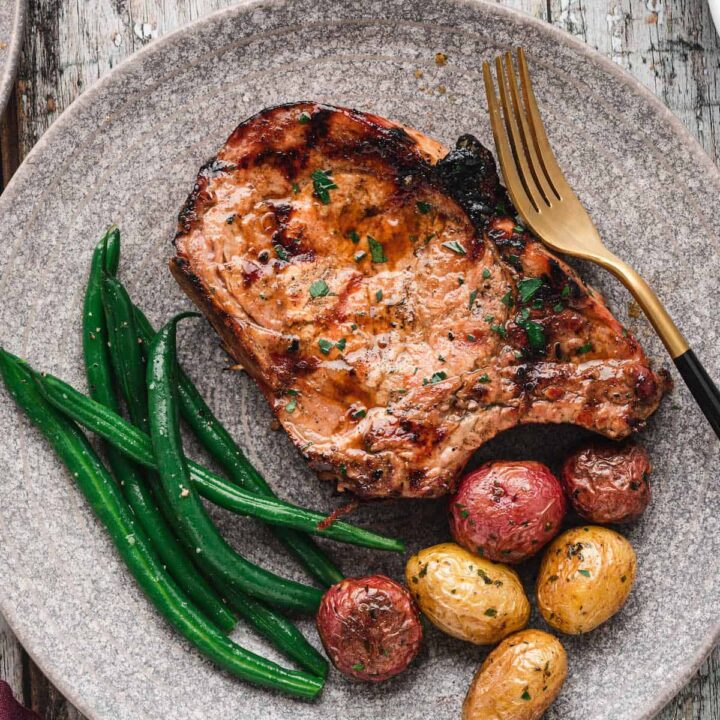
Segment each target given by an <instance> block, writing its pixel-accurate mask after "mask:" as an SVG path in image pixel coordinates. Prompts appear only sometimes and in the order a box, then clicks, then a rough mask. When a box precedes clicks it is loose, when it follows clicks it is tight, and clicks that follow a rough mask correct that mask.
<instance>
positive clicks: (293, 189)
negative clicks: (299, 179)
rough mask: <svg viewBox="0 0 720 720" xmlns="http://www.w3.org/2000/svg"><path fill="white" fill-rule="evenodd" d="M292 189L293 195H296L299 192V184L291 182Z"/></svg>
mask: <svg viewBox="0 0 720 720" xmlns="http://www.w3.org/2000/svg"><path fill="white" fill-rule="evenodd" d="M292 191H293V193H294V194H295V195H297V194H298V193H299V192H300V186H299V185H298V184H297V183H293V184H292Z"/></svg>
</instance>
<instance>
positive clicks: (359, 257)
mask: <svg viewBox="0 0 720 720" xmlns="http://www.w3.org/2000/svg"><path fill="white" fill-rule="evenodd" d="M366 256H367V253H366V252H365V251H364V250H361V251H360V252H356V253H355V262H356V263H357V262H360V261H361V260H362V259H363V258H364V257H366Z"/></svg>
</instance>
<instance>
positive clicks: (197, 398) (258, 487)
mask: <svg viewBox="0 0 720 720" xmlns="http://www.w3.org/2000/svg"><path fill="white" fill-rule="evenodd" d="M135 325H136V328H137V330H138V333H139V335H140V338H141V340H142V341H143V344H144V345H145V346H146V347H150V343H151V342H152V339H153V338H154V337H155V330H154V329H153V327H152V325H151V324H150V322H149V321H148V319H147V318H146V317H145V315H144V314H143V312H142V310H140V308H138V307H137V306H135ZM178 396H179V399H180V410H181V412H182V416H183V418H184V419H185V421H186V422H187V423H188V425H190V426H191V427H192V429H193V430H194V432H195V434H196V435H197V437H198V439H199V440H200V442H201V443H202V445H203V446H204V447H205V449H206V450H207V451H208V452H209V453H210V454H211V455H212V456H213V457H214V458H215V459H216V460H218V462H220V464H221V465H222V466H223V467H224V468H225V471H226V472H227V473H228V475H230V477H231V478H232V479H233V480H234V481H235V483H236V484H237V485H239V486H240V487H244V488H247V489H248V490H250V491H251V492H254V493H256V494H258V495H265V496H266V497H276V495H275V493H274V492H273V491H272V489H271V487H270V486H269V485H268V483H267V482H266V481H265V478H263V476H262V475H260V473H259V472H258V471H257V470H256V469H255V468H254V467H253V466H252V464H251V463H250V462H249V461H248V459H247V458H246V457H245V455H244V454H243V452H242V450H241V449H240V448H239V447H238V445H237V443H236V442H235V441H234V440H233V439H232V436H231V435H230V433H229V432H228V431H227V430H226V429H225V427H224V426H223V425H222V423H221V422H220V421H219V420H218V419H217V418H216V417H215V415H214V413H213V412H212V410H211V409H210V408H209V407H208V405H207V403H206V402H205V400H204V399H203V397H202V395H200V393H199V392H198V390H197V388H196V387H195V385H194V383H193V382H192V380H190V378H189V377H188V376H187V375H186V374H185V372H184V371H183V369H182V367H180V368H179V370H178ZM220 504H222V503H220ZM274 532H275V534H276V536H277V537H278V538H279V539H280V541H281V542H282V543H283V544H284V545H285V547H287V548H288V550H289V551H290V552H291V553H292V554H293V555H295V557H296V558H298V559H299V560H300V562H301V563H302V564H303V565H304V566H305V568H306V569H307V570H308V571H309V572H310V574H311V575H313V576H314V577H315V578H316V579H317V580H318V581H319V582H321V583H322V584H323V585H325V586H326V587H328V586H330V585H334V584H335V583H337V582H340V580H342V579H343V574H342V572H340V570H339V569H338V568H337V566H336V565H335V564H334V563H333V562H332V560H330V558H329V557H328V556H327V555H326V554H325V553H324V552H323V551H322V550H321V549H320V548H319V547H318V546H317V545H316V544H315V543H314V542H313V541H312V540H311V539H310V538H309V537H307V536H305V535H302V534H300V533H298V532H294V531H292V530H289V529H284V528H277V529H275V531H274Z"/></svg>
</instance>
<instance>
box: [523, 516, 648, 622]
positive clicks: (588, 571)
mask: <svg viewBox="0 0 720 720" xmlns="http://www.w3.org/2000/svg"><path fill="white" fill-rule="evenodd" d="M636 565H637V563H636V559H635V551H634V550H633V549H632V545H630V543H629V542H628V541H627V540H626V539H625V538H624V537H623V536H622V535H620V534H618V533H616V532H615V531H614V530H610V529H609V528H605V527H599V526H597V525H583V526H582V527H577V528H572V530H568V531H567V532H564V533H563V534H562V535H560V536H558V537H557V538H555V540H554V541H553V542H552V544H551V545H550V547H548V549H547V551H546V552H545V556H544V557H543V560H542V564H541V565H540V574H539V575H538V580H537V602H538V607H539V608H540V612H541V613H542V615H543V617H544V618H545V620H546V621H547V623H548V625H550V626H552V627H553V628H555V629H556V630H559V631H560V632H564V633H567V634H569V635H577V634H579V633H586V632H590V630H594V629H595V628H596V627H597V626H598V625H601V624H602V623H604V622H605V621H606V620H607V619H608V618H610V617H612V616H613V615H614V614H615V613H616V612H617V611H618V610H620V608H621V607H622V606H623V605H624V604H625V601H626V600H627V598H628V595H629V594H630V590H631V589H632V586H633V583H634V582H635V572H636Z"/></svg>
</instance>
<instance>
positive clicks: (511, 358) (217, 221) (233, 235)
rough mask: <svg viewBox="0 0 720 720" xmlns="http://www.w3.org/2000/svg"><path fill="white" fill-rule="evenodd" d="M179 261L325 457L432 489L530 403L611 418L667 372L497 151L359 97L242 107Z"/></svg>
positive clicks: (364, 487) (206, 171)
mask: <svg viewBox="0 0 720 720" xmlns="http://www.w3.org/2000/svg"><path fill="white" fill-rule="evenodd" d="M175 247H176V254H175V256H174V257H173V258H172V260H171V269H172V272H173V273H174V275H175V277H176V278H177V280H178V282H179V283H180V284H181V285H182V287H183V288H184V289H185V290H186V292H187V293H188V295H190V297H191V298H192V299H193V300H194V301H195V303H196V304H197V305H198V306H199V307H200V308H201V309H202V310H203V311H204V313H205V314H206V315H207V317H208V319H209V320H210V322H211V323H212V324H213V326H214V327H215V329H216V330H217V332H218V333H219V334H220V336H221V337H222V339H223V342H224V344H225V346H226V347H227V349H228V350H229V352H230V353H231V354H232V355H233V357H234V358H235V359H236V360H237V362H238V363H240V364H241V365H243V367H245V369H246V370H247V371H248V372H249V373H250V375H251V376H252V377H253V378H254V379H255V381H256V382H257V384H258V386H259V387H260V389H261V390H262V392H263V394H264V395H265V397H266V398H267V401H268V402H269V403H270V405H271V407H272V409H273V412H274V413H275V415H276V416H277V417H278V419H279V421H280V423H281V424H282V425H283V427H284V428H285V430H286V431H287V432H288V434H289V435H290V437H291V438H292V440H293V442H294V443H295V444H296V445H297V446H298V447H299V448H300V450H301V451H302V452H303V453H304V455H305V456H306V457H307V459H308V461H309V463H310V465H311V466H312V467H313V468H314V469H316V470H317V471H318V472H319V473H320V474H321V475H323V476H327V477H332V478H334V479H336V481H337V483H338V487H339V488H341V489H349V490H352V491H353V492H355V493H356V494H358V495H359V496H361V497H367V498H370V497H388V496H404V497H434V496H439V495H442V494H444V493H446V492H448V491H449V490H451V489H452V488H453V484H454V482H455V480H456V478H457V477H458V474H459V473H460V471H461V470H462V468H463V466H464V465H465V463H466V462H467V461H468V459H469V458H470V456H471V455H472V454H473V452H474V451H475V450H476V449H477V448H478V447H479V446H480V445H482V444H483V443H484V442H486V441H487V440H489V439H490V438H492V437H493V436H495V435H497V434H498V433H500V432H502V431H503V430H506V429H507V428H510V427H513V426H514V425H518V424H519V423H574V424H576V425H581V426H583V427H586V428H590V429H591V430H595V431H596V432H598V433H601V434H603V435H606V436H607V437H610V438H622V437H624V436H626V435H628V434H630V433H631V432H633V431H634V430H637V429H638V428H639V427H641V426H642V425H643V423H644V421H645V419H646V418H647V417H648V415H650V414H651V413H652V412H653V411H654V410H655V409H656V408H657V406H658V403H659V401H660V398H661V396H662V394H663V392H664V391H665V390H666V388H667V384H668V381H667V377H666V375H665V374H663V373H659V374H658V373H655V372H653V370H652V369H651V368H650V366H649V362H648V359H647V358H646V356H645V354H644V353H643V351H642V349H641V348H640V346H639V345H638V343H637V341H636V340H635V338H633V337H632V335H631V334H630V333H628V332H627V331H626V330H625V329H624V328H623V327H622V326H621V325H620V323H619V322H618V321H617V320H616V319H615V318H614V317H613V316H612V315H611V314H610V312H609V310H608V309H607V307H606V306H605V304H604V302H603V300H602V298H601V297H600V296H599V294H598V293H597V292H595V291H593V290H592V289H591V288H590V287H588V286H587V285H585V284H584V283H583V281H582V280H581V279H580V278H579V277H578V275H577V274H576V273H575V272H573V271H572V270H571V269H570V268H569V267H568V266H567V265H566V264H565V263H564V262H563V261H562V260H560V259H559V258H557V257H555V256H554V255H552V254H551V253H550V252H548V251H547V250H546V249H545V248H544V247H543V246H542V245H541V244H540V243H539V242H538V241H537V240H536V239H535V238H534V237H533V236H532V235H531V233H530V232H529V231H528V230H526V229H525V228H523V227H522V226H521V225H519V224H518V223H517V222H516V220H515V213H514V210H513V208H512V206H511V204H510V202H509V200H508V197H507V196H506V194H505V191H504V189H503V188H502V186H501V185H500V182H499V180H498V176H497V172H496V168H495V163H494V161H493V159H492V156H491V154H490V152H489V151H488V150H487V149H485V148H484V147H483V146H482V145H480V143H479V142H478V141H477V140H475V139H474V138H473V137H471V136H464V137H463V138H461V139H460V140H459V141H458V144H457V147H456V149H454V150H453V151H451V152H449V153H448V152H447V150H446V149H445V148H444V147H443V146H441V145H440V144H439V143H437V142H435V141H434V140H431V139H429V138H427V137H425V136H424V135H422V134H420V133H418V132H416V131H413V130H409V129H408V128H405V127H402V126H400V125H398V124H396V123H394V122H391V121H388V120H385V119H383V118H380V117H377V116H375V115H368V114H366V113H361V112H358V111H356V110H348V109H345V108H337V107H329V106H326V105H318V104H315V103H310V102H308V103H299V104H293V105H285V106H280V107H274V108H269V109H267V110H264V111H263V112H261V113H259V114H258V115H255V116H254V117H252V118H250V119H249V120H247V121H246V122H244V123H242V124H241V125H240V126H238V127H237V129H236V130H235V131H234V132H233V134H232V135H231V136H230V138H229V139H228V141H227V143H226V144H225V145H224V147H223V148H222V149H221V150H220V152H219V153H218V155H217V157H216V158H214V159H213V160H211V161H210V162H209V163H208V164H206V165H205V166H204V167H203V168H202V169H201V170H200V174H199V175H198V178H197V182H196V185H195V188H194V190H193V193H192V194H191V195H190V197H189V199H188V201H187V203H186V205H185V208H184V209H183V211H182V213H181V215H180V221H179V229H178V233H177V236H176V238H175Z"/></svg>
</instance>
